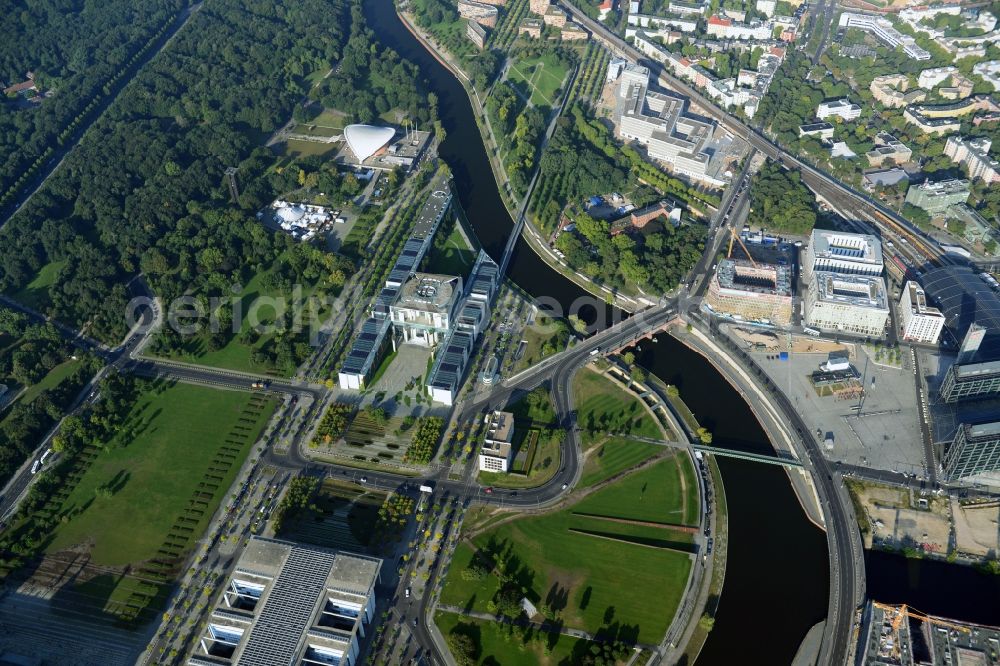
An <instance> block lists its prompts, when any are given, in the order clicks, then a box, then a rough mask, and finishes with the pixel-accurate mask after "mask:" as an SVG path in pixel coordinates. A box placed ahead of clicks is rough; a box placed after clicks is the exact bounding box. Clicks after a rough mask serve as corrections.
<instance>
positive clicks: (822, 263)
mask: <svg viewBox="0 0 1000 666" xmlns="http://www.w3.org/2000/svg"><path fill="white" fill-rule="evenodd" d="M805 264H806V265H805V269H806V271H808V272H811V271H833V272H836V273H843V274H847V275H881V274H882V243H881V242H880V241H879V239H878V238H876V237H875V236H873V235H871V234H852V233H846V232H842V231H828V230H826V229H813V232H812V235H811V236H810V238H809V247H808V248H807V249H806V262H805Z"/></svg>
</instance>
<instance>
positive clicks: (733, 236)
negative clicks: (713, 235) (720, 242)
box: [726, 227, 759, 268]
mask: <svg viewBox="0 0 1000 666" xmlns="http://www.w3.org/2000/svg"><path fill="white" fill-rule="evenodd" d="M733 241H736V242H738V243H739V244H740V247H742V248H743V251H744V252H745V253H746V255H747V259H749V260H750V263H751V264H753V267H754V268H759V266H757V262H756V261H754V260H753V255H751V254H750V250H748V249H747V246H746V245H744V244H743V239H742V238H740V237H739V236H737V235H736V230H735V229H733V228H732V227H729V250H727V251H726V259H732V257H733Z"/></svg>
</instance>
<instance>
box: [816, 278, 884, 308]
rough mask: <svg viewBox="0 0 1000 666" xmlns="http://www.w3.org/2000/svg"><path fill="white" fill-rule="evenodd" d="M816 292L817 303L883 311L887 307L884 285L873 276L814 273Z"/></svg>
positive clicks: (879, 279)
mask: <svg viewBox="0 0 1000 666" xmlns="http://www.w3.org/2000/svg"><path fill="white" fill-rule="evenodd" d="M816 290H817V297H818V300H819V301H822V302H825V303H844V304H847V305H853V306H854V307H860V308H877V309H879V310H885V309H886V308H887V307H888V306H887V300H886V293H885V283H884V282H883V281H882V278H881V277H877V276H874V275H843V274H841V273H830V272H828V271H816Z"/></svg>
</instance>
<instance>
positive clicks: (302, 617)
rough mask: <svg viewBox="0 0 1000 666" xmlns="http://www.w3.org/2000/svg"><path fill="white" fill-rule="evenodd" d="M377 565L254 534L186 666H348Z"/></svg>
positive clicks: (370, 608)
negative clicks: (284, 665)
mask: <svg viewBox="0 0 1000 666" xmlns="http://www.w3.org/2000/svg"><path fill="white" fill-rule="evenodd" d="M381 568H382V560H379V559H376V558H372V557H366V556H363V555H354V554H352V553H346V552H340V551H335V550H330V549H327V548H321V547H319V546H309V545H302V544H296V543H290V542H287V541H278V540H275V539H265V538H262V537H257V536H254V537H251V538H250V541H249V543H247V546H246V548H245V549H244V550H243V554H242V555H240V558H239V561H238V562H237V563H236V568H235V570H234V571H233V573H232V575H231V576H230V578H229V582H228V583H227V584H226V587H225V589H224V590H223V592H222V594H221V595H220V597H219V599H218V601H217V603H216V606H215V610H214V611H212V613H211V615H209V617H208V621H207V622H206V624H205V628H204V630H203V633H202V635H201V638H200V639H199V640H198V642H197V645H196V647H195V649H194V650H193V652H192V654H191V655H190V657H189V658H188V661H187V663H188V665H189V666H275V664H296V665H301V666H323V665H326V664H336V665H337V666H353V665H354V664H357V663H358V662H357V659H358V652H359V649H360V646H359V638H363V637H364V636H365V626H366V625H367V624H368V623H370V622H371V620H372V618H373V616H374V613H375V584H376V583H377V582H378V580H379V572H380V570H381Z"/></svg>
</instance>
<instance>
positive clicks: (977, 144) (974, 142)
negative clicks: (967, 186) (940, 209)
mask: <svg viewBox="0 0 1000 666" xmlns="http://www.w3.org/2000/svg"><path fill="white" fill-rule="evenodd" d="M992 145H993V142H992V141H991V140H990V139H989V138H988V137H985V136H982V137H976V138H974V139H963V138H962V137H960V136H957V135H955V136H950V137H948V141H947V143H945V146H944V154H945V155H947V156H948V157H950V158H951V159H952V161H953V162H955V163H956V164H960V165H962V166H964V167H965V168H966V169H968V170H969V178H970V179H971V180H975V179H977V178H978V179H980V180H982V181H984V182H985V183H986V184H987V185H991V184H993V183H995V182H997V181H1000V162H998V161H997V160H995V159H993V158H991V157H990V148H991V147H992Z"/></svg>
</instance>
